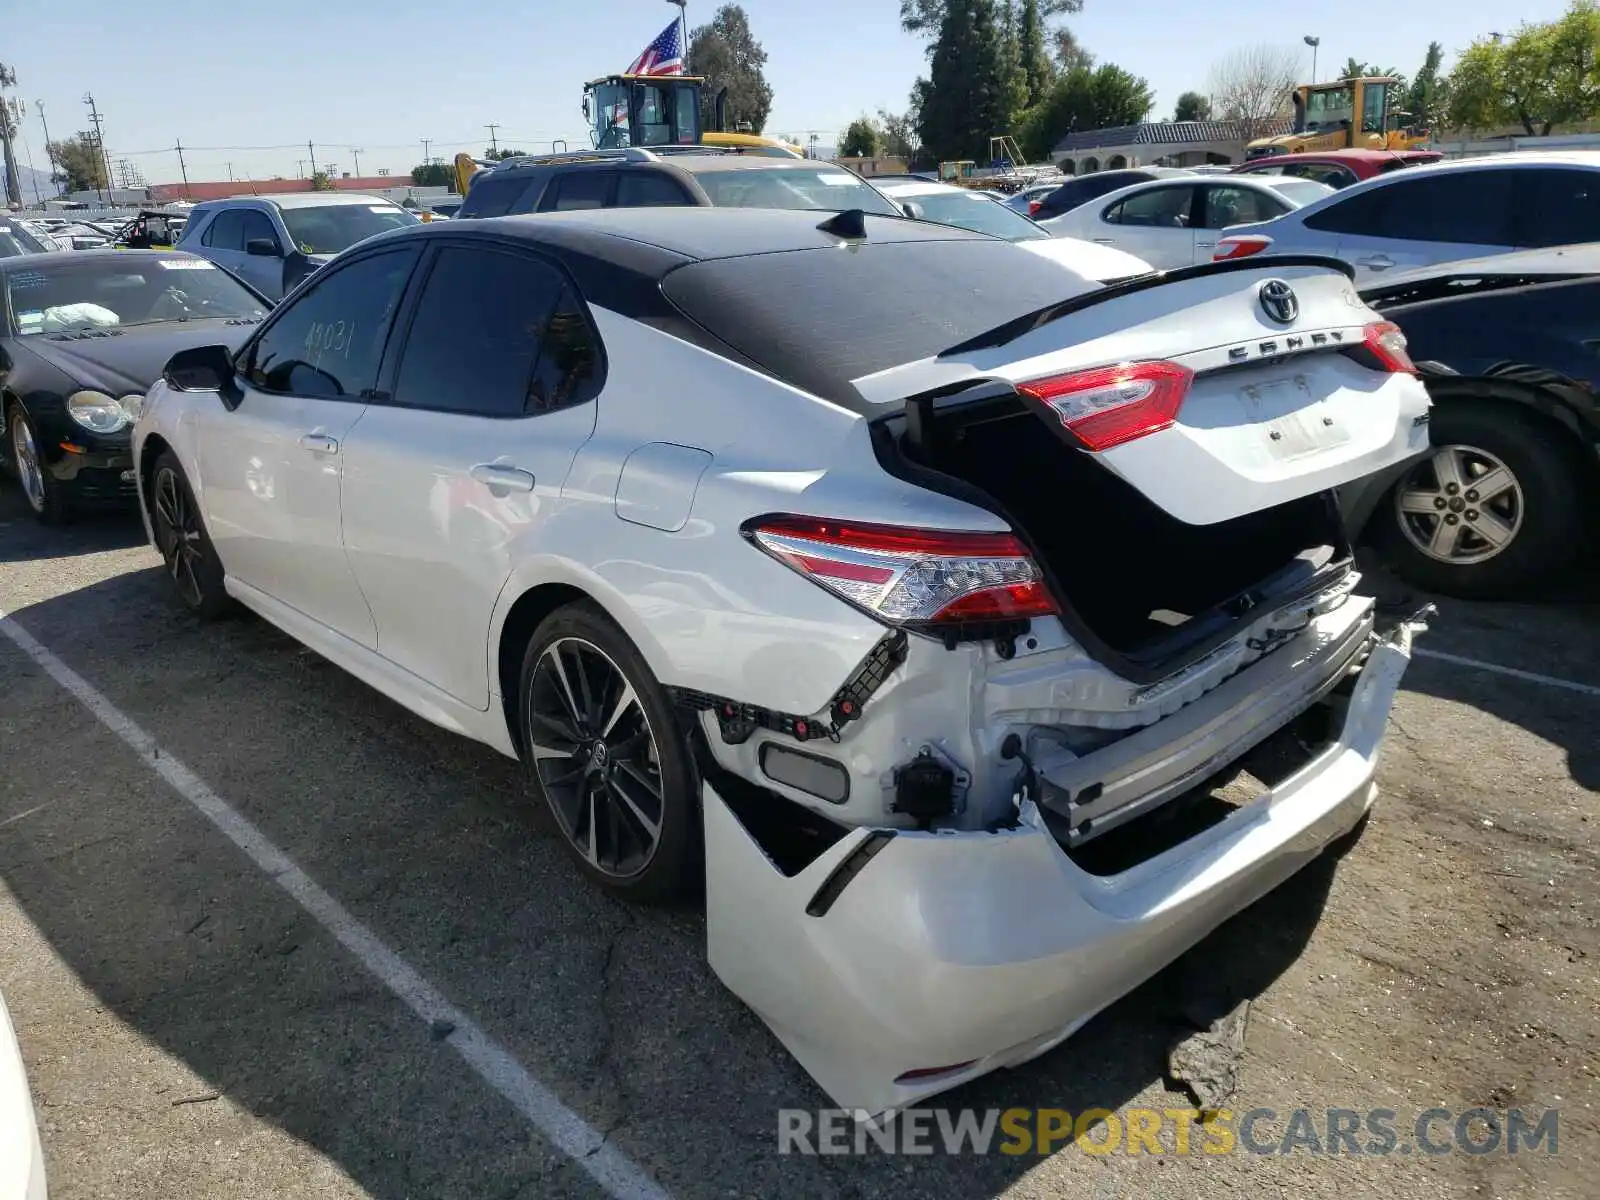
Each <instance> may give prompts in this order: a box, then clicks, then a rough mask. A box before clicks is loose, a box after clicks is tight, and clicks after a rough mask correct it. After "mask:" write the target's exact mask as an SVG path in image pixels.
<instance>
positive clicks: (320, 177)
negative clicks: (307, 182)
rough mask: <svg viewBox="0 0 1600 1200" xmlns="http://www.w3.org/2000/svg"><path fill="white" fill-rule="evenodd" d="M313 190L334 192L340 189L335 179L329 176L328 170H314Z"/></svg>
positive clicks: (312, 178)
mask: <svg viewBox="0 0 1600 1200" xmlns="http://www.w3.org/2000/svg"><path fill="white" fill-rule="evenodd" d="M311 190H312V191H313V192H332V191H336V190H338V189H336V188H335V187H334V185H333V180H331V179H329V178H328V173H327V172H326V171H314V172H313V173H312V175H311Z"/></svg>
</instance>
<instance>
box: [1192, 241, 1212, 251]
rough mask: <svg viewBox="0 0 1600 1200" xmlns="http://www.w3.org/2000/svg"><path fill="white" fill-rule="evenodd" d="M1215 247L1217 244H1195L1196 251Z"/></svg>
mask: <svg viewBox="0 0 1600 1200" xmlns="http://www.w3.org/2000/svg"><path fill="white" fill-rule="evenodd" d="M1215 245H1216V243H1215V242H1196V243H1195V244H1194V246H1195V249H1196V250H1209V249H1211V247H1213V246H1215Z"/></svg>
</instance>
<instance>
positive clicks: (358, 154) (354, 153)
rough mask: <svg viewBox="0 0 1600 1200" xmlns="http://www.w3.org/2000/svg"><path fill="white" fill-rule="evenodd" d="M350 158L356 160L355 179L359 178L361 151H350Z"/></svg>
mask: <svg viewBox="0 0 1600 1200" xmlns="http://www.w3.org/2000/svg"><path fill="white" fill-rule="evenodd" d="M350 154H351V156H352V157H353V158H354V159H355V160H356V178H357V179H360V178H361V151H359V150H351V151H350Z"/></svg>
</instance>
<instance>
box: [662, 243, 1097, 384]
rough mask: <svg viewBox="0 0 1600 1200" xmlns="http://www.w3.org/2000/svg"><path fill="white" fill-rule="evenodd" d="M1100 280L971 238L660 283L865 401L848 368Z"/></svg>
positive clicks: (900, 358) (697, 312) (780, 371)
mask: <svg viewBox="0 0 1600 1200" xmlns="http://www.w3.org/2000/svg"><path fill="white" fill-rule="evenodd" d="M1098 286H1099V285H1098V284H1094V283H1090V282H1088V281H1086V280H1084V279H1081V278H1078V277H1077V276H1075V275H1073V274H1072V273H1070V272H1068V271H1063V270H1062V269H1061V267H1060V266H1059V265H1057V264H1055V263H1052V262H1050V261H1048V260H1046V259H1044V258H1041V257H1040V256H1038V255H1036V254H1030V253H1029V252H1028V251H1026V250H1023V249H1020V248H1019V247H1017V246H1014V245H1012V244H1011V243H1009V242H1002V241H998V240H992V241H991V240H988V239H978V238H974V239H972V240H961V241H947V242H945V241H941V242H888V243H884V242H879V243H871V244H868V245H864V246H859V247H855V248H853V249H852V250H851V252H850V253H849V254H840V253H838V252H837V251H835V250H797V251H790V252H787V253H779V254H753V255H748V256H746V257H742V258H725V259H713V260H710V261H706V262H698V263H692V264H690V265H688V266H685V267H680V268H679V269H678V270H676V271H673V272H672V273H670V274H669V275H668V276H667V277H666V279H665V280H663V282H662V291H663V292H664V293H665V294H666V296H667V298H668V299H670V300H671V301H672V302H673V303H674V304H676V305H677V306H678V307H679V308H680V309H681V310H682V311H683V312H684V313H685V314H686V315H687V316H688V317H689V318H690V319H691V320H693V321H695V322H696V323H698V324H700V325H702V326H704V327H705V328H706V329H708V330H710V332H711V333H713V334H715V335H716V336H717V337H719V338H721V339H722V340H723V341H725V342H726V343H728V344H729V345H730V346H732V347H733V348H734V349H735V350H737V351H739V353H741V354H743V355H745V356H746V357H748V358H749V359H751V360H752V361H754V362H756V363H759V364H760V365H761V366H762V367H764V368H766V369H767V370H769V371H771V372H772V373H773V374H775V375H777V376H778V377H779V378H781V379H784V380H786V381H788V382H789V383H792V384H794V385H795V386H796V387H800V388H804V389H805V390H807V391H809V392H811V393H813V394H814V395H818V396H823V397H825V398H828V399H832V400H835V401H838V402H839V403H841V404H846V405H852V406H857V407H859V405H860V403H861V402H860V399H859V396H858V395H857V393H856V392H855V389H854V388H853V387H852V386H851V385H850V381H851V380H852V379H858V378H860V377H861V376H863V375H870V374H872V373H873V372H875V371H882V370H885V369H887V368H889V367H893V366H898V365H900V364H901V363H906V362H911V361H914V360H916V359H919V358H926V357H928V356H929V355H933V354H937V353H938V352H939V351H941V350H944V349H947V348H948V347H950V346H953V345H955V344H957V343H958V342H962V341H965V340H966V339H968V338H970V337H973V336H975V335H977V334H979V333H982V332H984V331H985V330H988V329H992V328H994V327H995V326H997V325H1001V324H1003V323H1005V322H1007V321H1010V320H1013V319H1015V318H1017V317H1020V316H1022V315H1024V314H1025V313H1030V312H1034V311H1036V310H1038V309H1041V308H1044V307H1046V306H1047V305H1050V304H1054V303H1057V302H1058V301H1061V300H1066V299H1069V298H1071V297H1073V296H1076V295H1080V294H1082V293H1084V292H1086V291H1093V290H1095V289H1096V288H1097V287H1098ZM797 314H800V315H799V316H797Z"/></svg>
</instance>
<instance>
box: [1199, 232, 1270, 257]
mask: <svg viewBox="0 0 1600 1200" xmlns="http://www.w3.org/2000/svg"><path fill="white" fill-rule="evenodd" d="M1270 245H1272V239H1271V238H1269V237H1256V236H1254V235H1251V234H1241V235H1239V236H1238V237H1225V238H1218V239H1217V248H1216V249H1215V250H1213V251H1212V252H1211V261H1212V262H1226V261H1227V260H1228V259H1230V258H1249V257H1250V256H1251V255H1252V254H1260V253H1261V252H1262V251H1263V250H1265V249H1266V248H1267V247H1268V246H1270Z"/></svg>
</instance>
